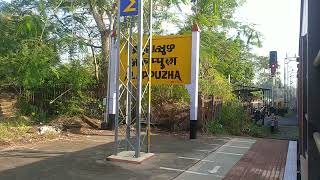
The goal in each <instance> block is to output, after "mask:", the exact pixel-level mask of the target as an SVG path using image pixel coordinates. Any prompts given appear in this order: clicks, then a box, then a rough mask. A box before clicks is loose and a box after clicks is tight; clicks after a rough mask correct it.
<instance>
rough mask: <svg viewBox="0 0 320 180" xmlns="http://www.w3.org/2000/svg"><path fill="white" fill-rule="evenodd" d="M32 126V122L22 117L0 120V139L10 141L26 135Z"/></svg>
mask: <svg viewBox="0 0 320 180" xmlns="http://www.w3.org/2000/svg"><path fill="white" fill-rule="evenodd" d="M31 128H32V122H30V120H27V119H24V118H15V119H6V120H2V121H0V140H1V141H11V140H14V139H20V138H23V137H24V136H26V135H27V133H28V131H29V130H30V129H31Z"/></svg>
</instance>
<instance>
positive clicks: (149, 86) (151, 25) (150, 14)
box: [147, 0, 153, 153]
mask: <svg viewBox="0 0 320 180" xmlns="http://www.w3.org/2000/svg"><path fill="white" fill-rule="evenodd" d="M152 7H153V0H149V11H150V13H149V16H150V17H149V63H148V65H149V73H148V75H149V77H148V80H149V83H148V130H147V136H148V139H147V153H150V145H151V137H150V136H151V132H150V131H151V129H150V128H151V127H150V122H151V84H152V82H151V64H152V34H153V24H152V14H153V10H152Z"/></svg>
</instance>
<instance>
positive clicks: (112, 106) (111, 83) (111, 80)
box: [103, 32, 118, 130]
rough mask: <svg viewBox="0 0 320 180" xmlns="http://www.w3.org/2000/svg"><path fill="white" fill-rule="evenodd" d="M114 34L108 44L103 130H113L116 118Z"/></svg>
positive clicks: (115, 52)
mask: <svg viewBox="0 0 320 180" xmlns="http://www.w3.org/2000/svg"><path fill="white" fill-rule="evenodd" d="M116 36H117V35H116V33H115V32H114V33H113V34H112V35H111V44H110V59H109V71H108V74H109V75H108V95H107V103H106V113H107V122H106V124H105V125H104V126H105V127H103V129H109V130H113V129H114V125H115V116H116V101H117V100H116V91H117V89H116V80H117V77H118V76H117V74H116V71H117V63H118V61H117V59H118V57H117V52H118V51H117V44H116V43H117V41H116V38H117V37H116Z"/></svg>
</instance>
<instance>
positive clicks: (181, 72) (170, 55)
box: [120, 35, 192, 85]
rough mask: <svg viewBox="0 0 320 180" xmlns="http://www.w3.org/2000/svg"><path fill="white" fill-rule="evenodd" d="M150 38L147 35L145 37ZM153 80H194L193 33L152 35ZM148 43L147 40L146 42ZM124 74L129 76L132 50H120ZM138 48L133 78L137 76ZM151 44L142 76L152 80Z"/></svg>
mask: <svg viewBox="0 0 320 180" xmlns="http://www.w3.org/2000/svg"><path fill="white" fill-rule="evenodd" d="M144 41H145V42H146V39H145V40H144ZM152 41H153V42H152V59H151V77H152V78H151V81H152V84H181V85H183V84H190V83H191V48H192V36H191V35H188V36H159V37H153V39H152ZM144 44H145V43H144ZM120 59H121V63H120V78H121V81H122V82H126V80H127V64H128V51H127V47H124V48H123V49H122V51H121V54H120ZM137 65H138V61H137V50H136V47H135V48H133V53H132V72H131V73H132V81H133V82H135V81H136V79H137ZM148 68H149V47H146V48H145V49H144V53H143V67H142V77H143V83H147V82H148V72H149V69H148Z"/></svg>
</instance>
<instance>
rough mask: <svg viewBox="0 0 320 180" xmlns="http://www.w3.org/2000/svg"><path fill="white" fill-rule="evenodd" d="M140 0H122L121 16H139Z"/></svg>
mask: <svg viewBox="0 0 320 180" xmlns="http://www.w3.org/2000/svg"><path fill="white" fill-rule="evenodd" d="M138 1H139V0H121V1H120V16H136V15H138Z"/></svg>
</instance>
